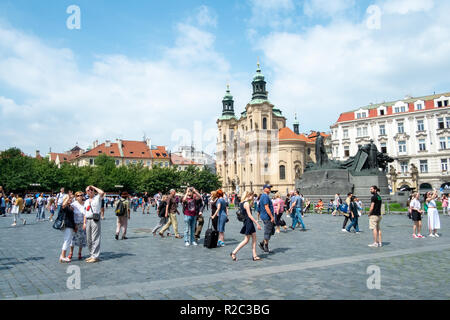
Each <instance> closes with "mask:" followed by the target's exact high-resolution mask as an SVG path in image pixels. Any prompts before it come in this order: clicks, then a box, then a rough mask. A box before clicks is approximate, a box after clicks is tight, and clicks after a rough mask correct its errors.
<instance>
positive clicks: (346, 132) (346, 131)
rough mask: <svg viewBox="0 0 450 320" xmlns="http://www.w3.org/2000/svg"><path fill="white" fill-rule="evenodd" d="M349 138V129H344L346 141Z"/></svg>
mask: <svg viewBox="0 0 450 320" xmlns="http://www.w3.org/2000/svg"><path fill="white" fill-rule="evenodd" d="M346 138H348V129H344V139H346Z"/></svg>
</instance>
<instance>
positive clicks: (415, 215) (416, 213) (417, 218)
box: [409, 192, 424, 239]
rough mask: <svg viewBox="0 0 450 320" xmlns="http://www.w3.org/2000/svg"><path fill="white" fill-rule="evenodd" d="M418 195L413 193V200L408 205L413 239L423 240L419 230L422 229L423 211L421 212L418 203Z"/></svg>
mask: <svg viewBox="0 0 450 320" xmlns="http://www.w3.org/2000/svg"><path fill="white" fill-rule="evenodd" d="M419 197H420V195H419V193H418V192H415V193H414V194H413V198H412V200H411V202H410V204H409V207H410V208H411V219H412V221H413V222H414V226H413V238H415V239H416V238H423V237H424V236H422V235H421V234H420V229H421V228H422V213H423V210H421V205H420V201H419Z"/></svg>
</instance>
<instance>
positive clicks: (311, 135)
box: [308, 131, 331, 141]
mask: <svg viewBox="0 0 450 320" xmlns="http://www.w3.org/2000/svg"><path fill="white" fill-rule="evenodd" d="M320 135H321V136H322V137H324V138H328V137H330V136H331V134H326V133H325V132H321V133H320ZM316 136H317V131H311V133H310V134H308V139H311V140H312V141H316Z"/></svg>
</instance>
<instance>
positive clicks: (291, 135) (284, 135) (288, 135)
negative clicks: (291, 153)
mask: <svg viewBox="0 0 450 320" xmlns="http://www.w3.org/2000/svg"><path fill="white" fill-rule="evenodd" d="M278 139H279V140H299V141H305V142H313V140H311V139H309V138H308V137H306V136H305V135H304V134H302V133H301V134H296V133H295V132H294V131H292V130H291V129H289V128H288V127H284V128H281V129H280V130H279V131H278Z"/></svg>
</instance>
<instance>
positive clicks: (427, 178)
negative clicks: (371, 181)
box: [331, 93, 450, 193]
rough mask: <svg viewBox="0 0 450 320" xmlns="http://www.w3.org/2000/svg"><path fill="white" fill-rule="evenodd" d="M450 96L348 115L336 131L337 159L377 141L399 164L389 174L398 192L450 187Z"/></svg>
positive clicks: (378, 106) (333, 140) (333, 141)
mask: <svg viewBox="0 0 450 320" xmlns="http://www.w3.org/2000/svg"><path fill="white" fill-rule="evenodd" d="M449 105H450V93H442V94H435V95H431V96H425V97H418V98H413V97H406V98H405V99H404V100H398V101H393V102H386V103H381V104H372V105H369V106H366V107H362V108H359V109H357V110H354V111H350V112H345V113H342V114H341V115H340V117H339V119H338V121H337V122H336V123H335V124H334V125H332V126H331V130H332V131H331V132H332V138H331V144H332V154H333V157H334V158H335V159H337V160H345V159H348V157H349V156H352V155H354V154H356V152H357V151H358V146H360V145H364V144H367V143H369V141H370V140H371V139H372V140H374V142H375V144H376V145H377V147H378V150H380V151H382V152H385V153H387V154H388V155H389V156H391V157H393V158H394V159H395V161H394V162H393V163H392V164H391V165H392V167H391V168H390V170H389V171H388V178H389V181H390V185H391V188H392V191H393V192H396V191H397V190H400V189H402V188H405V187H410V188H415V189H416V190H419V191H420V192H422V193H423V192H425V191H427V190H430V189H434V188H436V189H437V190H439V189H440V188H443V189H444V190H445V189H447V190H449V188H450V174H449V170H448V168H449V164H450V163H449V162H450V112H449V110H450V109H449Z"/></svg>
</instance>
